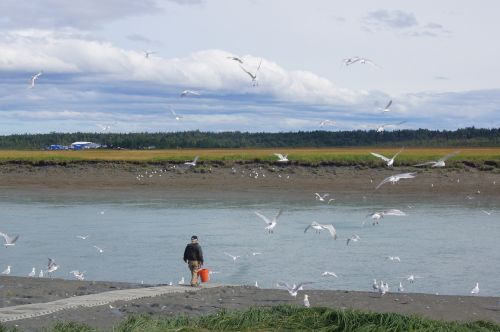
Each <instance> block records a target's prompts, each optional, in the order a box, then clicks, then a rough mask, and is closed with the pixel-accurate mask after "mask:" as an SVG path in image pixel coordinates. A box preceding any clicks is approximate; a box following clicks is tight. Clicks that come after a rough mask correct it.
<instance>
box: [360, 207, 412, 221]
mask: <svg viewBox="0 0 500 332" xmlns="http://www.w3.org/2000/svg"><path fill="white" fill-rule="evenodd" d="M384 216H399V217H402V216H406V213H404V212H403V211H401V210H398V209H390V210H385V211H376V212H373V213H369V214H367V215H366V218H368V217H370V218H371V219H372V221H373V225H376V224H378V221H379V220H380V219H381V218H383V217H384ZM363 225H364V222H363Z"/></svg>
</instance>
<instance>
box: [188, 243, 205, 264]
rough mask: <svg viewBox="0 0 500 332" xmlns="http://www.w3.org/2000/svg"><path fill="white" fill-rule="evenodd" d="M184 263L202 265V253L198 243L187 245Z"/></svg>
mask: <svg viewBox="0 0 500 332" xmlns="http://www.w3.org/2000/svg"><path fill="white" fill-rule="evenodd" d="M184 261H185V262H186V261H198V262H200V263H201V264H203V252H202V251H201V246H200V245H199V244H198V243H189V244H188V245H187V246H186V250H184Z"/></svg>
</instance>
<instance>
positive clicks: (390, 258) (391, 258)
mask: <svg viewBox="0 0 500 332" xmlns="http://www.w3.org/2000/svg"><path fill="white" fill-rule="evenodd" d="M385 259H386V260H387V259H388V260H390V261H393V262H394V261H396V262H401V259H400V258H399V256H387V257H386V258H385Z"/></svg>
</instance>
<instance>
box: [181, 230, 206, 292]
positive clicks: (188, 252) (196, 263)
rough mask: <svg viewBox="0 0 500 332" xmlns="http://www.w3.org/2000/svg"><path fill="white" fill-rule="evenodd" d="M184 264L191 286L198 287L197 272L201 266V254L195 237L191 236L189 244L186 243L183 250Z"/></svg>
mask: <svg viewBox="0 0 500 332" xmlns="http://www.w3.org/2000/svg"><path fill="white" fill-rule="evenodd" d="M184 262H186V263H187V264H188V267H189V270H190V271H191V286H193V287H195V286H198V270H199V269H200V268H201V267H202V265H203V252H202V251H201V246H200V244H199V243H198V237H197V236H196V235H193V236H191V243H188V245H187V246H186V249H185V250H184Z"/></svg>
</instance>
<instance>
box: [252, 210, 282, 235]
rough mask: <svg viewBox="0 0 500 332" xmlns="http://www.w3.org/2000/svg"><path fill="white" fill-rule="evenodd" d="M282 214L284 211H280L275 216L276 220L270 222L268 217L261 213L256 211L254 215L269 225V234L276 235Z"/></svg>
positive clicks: (267, 227)
mask: <svg viewBox="0 0 500 332" xmlns="http://www.w3.org/2000/svg"><path fill="white" fill-rule="evenodd" d="M282 212H283V209H279V211H278V213H277V214H276V215H275V216H274V218H273V219H272V220H269V219H268V218H267V217H266V216H264V215H263V214H261V213H260V212H258V211H254V213H255V214H256V215H257V216H258V217H260V218H261V219H262V220H264V222H265V223H266V224H267V226H266V227H265V229H267V230H268V232H269V233H274V228H275V227H276V224H277V223H278V218H279V217H280V215H281V213H282Z"/></svg>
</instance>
